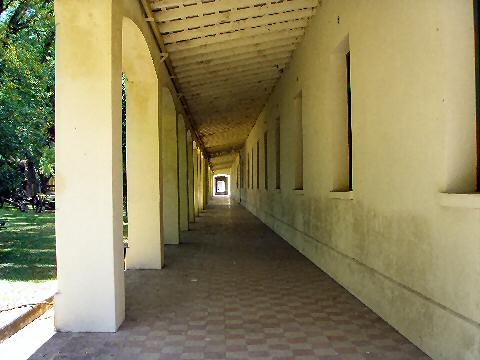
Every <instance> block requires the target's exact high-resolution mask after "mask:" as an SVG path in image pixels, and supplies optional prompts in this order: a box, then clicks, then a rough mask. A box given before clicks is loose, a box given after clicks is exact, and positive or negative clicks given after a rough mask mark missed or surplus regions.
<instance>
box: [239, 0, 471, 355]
mask: <svg viewBox="0 0 480 360" xmlns="http://www.w3.org/2000/svg"><path fill="white" fill-rule="evenodd" d="M320 3H321V5H320V6H319V8H318V11H317V13H316V15H315V16H314V18H313V19H312V21H311V23H310V25H309V28H308V29H307V32H306V35H305V39H304V41H303V42H302V43H301V44H300V46H299V47H298V48H297V50H296V51H295V53H294V55H293V58H292V62H291V64H290V66H289V68H288V69H287V70H286V71H285V72H284V74H283V75H282V78H281V80H280V82H279V83H278V85H277V86H276V88H275V90H274V91H273V93H272V95H271V97H270V99H269V101H268V103H267V104H266V106H265V108H264V111H263V113H262V114H261V115H260V117H259V118H258V120H257V123H256V125H255V127H254V128H253V130H252V132H251V133H250V135H249V137H248V140H247V142H246V144H245V148H244V149H243V150H242V152H241V156H242V159H243V161H244V165H243V171H242V177H243V188H242V189H241V192H240V193H241V201H242V204H244V205H245V206H246V207H247V209H249V210H250V211H251V212H252V213H253V214H255V215H256V216H258V217H259V218H260V219H261V220H262V221H264V222H265V223H266V224H267V225H268V226H270V227H271V228H272V229H273V230H274V231H275V232H277V233H278V234H279V235H280V236H282V237H283V238H284V239H286V240H287V241H288V242H289V243H290V244H291V245H292V246H294V247H295V248H296V249H298V250H299V251H300V252H302V253H303V254H304V255H305V256H306V257H308V258H309V259H310V260H311V261H313V262H314V263H315V264H317V265H318V266H319V267H320V268H321V269H323V270H324V271H325V272H327V273H328V274H329V275H330V276H332V277H333V278H334V279H335V280H337V281H338V282H339V283H340V284H341V285H343V286H344V287H345V288H346V289H347V290H349V291H350V292H351V293H352V294H354V295H355V296H356V297H358V298H359V299H360V300H361V301H362V302H364V303H365V304H366V305H367V306H369V307H370V308H371V309H373V310H374V311H375V312H376V313H377V314H379V315H380V316H381V317H382V318H384V319H385V320H386V321H387V322H389V323H390V324H391V325H392V326H393V327H395V328H396V329H397V330H399V331H400V332H401V333H402V334H403V335H405V336H406V337H408V338H409V339H410V340H411V341H413V342H414V343H415V344H416V345H418V346H419V347H420V348H421V349H422V350H423V351H425V352H426V353H427V354H429V355H430V356H431V357H433V358H434V359H445V360H447V359H448V360H451V359H469V360H478V359H480V209H479V208H480V200H479V198H478V196H476V195H473V194H468V193H470V192H472V191H474V188H475V156H476V155H475V98H474V94H475V89H474V52H473V51H474V37H473V8H472V2H471V1H469V0H455V1H453V0H438V1H430V0H429V1H427V0H423V1H422V0H421V1H418V0H405V1H390V0H388V1H380V0H378V1H372V0H358V1H354V2H353V1H349V0H323V1H321V2H320ZM347 51H350V53H351V86H352V133H353V174H352V179H353V191H352V192H338V191H337V192H334V190H339V187H338V186H337V185H338V183H339V182H340V181H341V180H338V179H339V177H342V176H343V177H345V174H344V173H343V174H342V171H343V170H344V169H345V168H344V166H346V165H345V164H346V163H347V159H346V158H345V156H346V155H345V154H346V151H343V153H342V150H341V149H342V146H347V142H346V138H345V136H346V134H345V129H346V122H347V102H346V82H345V71H346V69H345V63H344V56H345V53H346V52H347ZM299 92H301V94H302V104H301V112H302V123H303V132H302V135H303V163H304V168H303V175H304V178H303V190H294V187H295V173H296V172H295V169H296V167H295V161H296V155H295V154H296V150H295V146H296V144H297V140H298V139H296V138H295V136H294V135H293V134H295V130H296V128H295V126H297V122H296V106H295V98H296V97H297V96H298V94H299ZM278 119H279V121H280V134H281V135H280V139H281V142H280V143H281V149H280V175H281V176H280V189H275V188H276V186H275V180H276V178H275V172H276V169H275V166H276V161H275V157H276V154H277V152H276V149H275V135H274V133H275V127H276V123H277V121H278ZM265 131H267V134H268V135H267V138H268V144H269V146H268V163H267V167H268V184H267V185H268V186H267V187H268V189H265V186H264V177H265V170H264V161H265V159H264V156H262V153H260V157H259V161H260V164H259V167H258V168H259V172H258V176H259V177H260V186H259V189H257V186H256V176H257V175H256V174H257V166H256V164H255V165H253V167H252V168H251V169H250V171H247V160H246V159H247V156H249V158H250V166H252V164H251V163H252V160H254V161H256V155H254V156H253V159H252V154H251V151H252V149H255V151H256V144H257V141H259V142H260V148H262V146H263V145H262V144H263V141H264V134H265ZM342 144H343V145H342ZM339 149H340V150H339ZM248 153H250V155H247V154H248ZM239 160H240V159H237V161H236V163H235V164H234V166H233V167H232V171H231V173H232V183H233V182H235V179H234V176H235V174H236V170H237V169H236V168H237V167H238V166H239V164H240V161H239ZM252 171H253V188H252V186H251V185H252V184H251V183H252V179H250V188H248V186H247V184H248V182H249V181H247V173H248V174H250V176H252V175H251V174H252V173H251V172H252ZM338 174H341V175H338ZM232 185H233V184H232ZM240 193H233V194H232V196H233V197H234V198H235V199H238V200H240ZM445 193H464V194H466V195H454V194H445ZM285 266H287V267H288V263H285Z"/></svg>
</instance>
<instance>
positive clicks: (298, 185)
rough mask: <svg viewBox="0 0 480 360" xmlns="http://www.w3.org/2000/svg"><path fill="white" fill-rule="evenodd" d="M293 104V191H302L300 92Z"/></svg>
mask: <svg viewBox="0 0 480 360" xmlns="http://www.w3.org/2000/svg"><path fill="white" fill-rule="evenodd" d="M294 102H295V106H294V108H295V127H296V129H295V135H296V143H295V190H303V121H302V92H300V93H299V94H298V95H297V96H296V97H295V99H294Z"/></svg>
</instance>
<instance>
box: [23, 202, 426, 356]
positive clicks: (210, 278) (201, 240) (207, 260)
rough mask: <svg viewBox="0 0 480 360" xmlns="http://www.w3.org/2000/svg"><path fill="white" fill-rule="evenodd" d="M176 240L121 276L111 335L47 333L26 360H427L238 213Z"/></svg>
mask: <svg viewBox="0 0 480 360" xmlns="http://www.w3.org/2000/svg"><path fill="white" fill-rule="evenodd" d="M182 240H183V243H182V245H181V246H179V247H168V249H167V253H166V259H167V267H166V268H165V269H164V270H162V271H130V272H127V273H126V284H127V285H126V286H127V315H126V320H125V322H124V324H123V325H122V327H121V328H120V331H119V332H118V333H116V334H56V335H55V336H54V337H53V338H52V339H51V340H50V341H49V342H47V343H46V344H45V345H44V346H43V347H42V348H40V349H39V350H38V352H37V353H36V354H35V355H33V357H32V359H42V360H45V359H128V360H131V359H145V360H146V359H321V360H327V359H337V360H340V359H352V360H353V359H382V360H388V359H428V357H427V356H425V355H424V354H423V353H422V352H421V351H419V350H418V349H417V348H416V347H415V346H414V345H412V344H411V343H409V341H408V340H406V339H405V338H404V337H402V336H401V335H400V334H398V333H397V332H396V331H395V330H394V329H392V328H391V327H390V326H388V325H387V324H386V323H385V322H384V321H382V320H381V319H380V318H379V317H378V316H376V315H375V314H374V313H372V312H371V311H370V310H369V309H367V308H366V307H365V306H364V305H362V304H361V303H360V302H359V301H358V300H356V299H355V298H354V297H353V296H351V295H350V294H349V293H348V292H346V291H345V290H344V289H343V288H342V287H340V286H339V285H338V284H336V283H335V282H334V281H333V280H332V279H330V278H329V277H328V276H327V275H326V274H325V273H323V272H322V271H320V270H319V269H318V268H317V267H315V266H314V265H313V264H312V263H310V262H309V261H308V260H307V259H306V258H305V257H303V256H302V255H300V254H299V253H298V252H297V251H295V250H294V249H293V248H292V247H290V246H289V245H288V244H287V243H286V242H285V241H283V240H282V239H280V238H279V237H278V236H276V235H275V234H274V233H273V232H271V231H270V230H269V229H268V228H267V227H266V226H265V225H263V224H262V223H261V222H259V221H258V220H257V219H256V218H255V217H253V216H252V215H250V214H249V213H248V212H247V211H246V210H244V209H243V208H241V207H239V206H219V205H213V206H212V205H211V206H209V209H208V211H207V212H205V213H203V214H202V216H201V218H200V219H199V221H198V222H197V223H196V224H193V226H192V231H190V232H188V233H186V234H184V235H183V239H182ZM92 306H94V304H92Z"/></svg>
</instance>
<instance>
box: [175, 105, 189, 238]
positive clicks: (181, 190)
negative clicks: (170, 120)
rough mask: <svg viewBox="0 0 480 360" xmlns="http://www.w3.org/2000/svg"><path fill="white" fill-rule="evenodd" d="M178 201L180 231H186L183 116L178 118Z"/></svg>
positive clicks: (186, 196)
mask: <svg viewBox="0 0 480 360" xmlns="http://www.w3.org/2000/svg"><path fill="white" fill-rule="evenodd" d="M177 130H178V134H177V139H178V200H179V204H178V205H179V210H178V213H179V226H180V231H187V230H188V169H187V132H186V129H185V121H184V119H183V116H182V115H181V114H180V115H179V116H178V128H177Z"/></svg>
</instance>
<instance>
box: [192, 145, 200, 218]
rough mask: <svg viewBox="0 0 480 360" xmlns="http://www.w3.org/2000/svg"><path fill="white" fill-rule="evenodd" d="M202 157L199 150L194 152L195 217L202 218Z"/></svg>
mask: <svg viewBox="0 0 480 360" xmlns="http://www.w3.org/2000/svg"><path fill="white" fill-rule="evenodd" d="M199 158H200V155H199V151H198V149H197V148H195V149H194V150H193V168H194V173H195V174H194V178H195V181H194V185H195V186H194V208H195V217H198V216H200V203H199V201H200V198H199V193H200V186H199V184H200V160H199Z"/></svg>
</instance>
